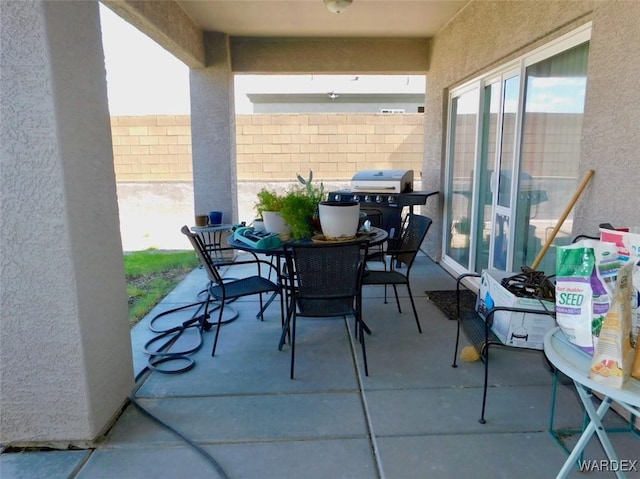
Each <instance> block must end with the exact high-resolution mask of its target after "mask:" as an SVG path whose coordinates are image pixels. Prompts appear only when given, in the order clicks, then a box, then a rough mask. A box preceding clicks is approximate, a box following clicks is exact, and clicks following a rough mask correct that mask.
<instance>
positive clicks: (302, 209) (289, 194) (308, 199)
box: [255, 171, 325, 239]
mask: <svg viewBox="0 0 640 479" xmlns="http://www.w3.org/2000/svg"><path fill="white" fill-rule="evenodd" d="M296 177H297V179H298V183H299V184H298V185H297V186H295V187H293V188H291V189H290V190H288V191H285V192H284V193H282V194H281V193H277V192H275V191H272V190H267V189H262V190H261V191H260V192H259V193H258V201H257V203H256V205H255V208H256V211H257V212H258V215H259V216H260V217H261V218H262V219H263V220H264V225H265V229H266V230H267V231H269V232H273V233H279V234H283V233H284V234H287V233H290V234H291V236H292V237H293V239H302V238H309V237H310V236H311V235H312V234H313V232H314V230H316V229H319V228H318V225H317V223H318V222H317V218H318V204H319V203H320V202H321V201H322V200H323V199H324V197H325V194H324V185H323V184H322V183H320V185H315V184H314V183H313V172H312V171H310V172H309V177H308V178H307V179H305V178H303V177H302V176H300V175H299V174H298V175H296ZM274 216H279V217H280V218H281V220H282V222H283V223H284V224H285V225H286V230H285V231H283V230H282V229H281V225H277V224H276V225H274V224H273V221H274V219H273V217H274ZM276 221H277V220H276Z"/></svg>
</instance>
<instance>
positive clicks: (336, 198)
mask: <svg viewBox="0 0 640 479" xmlns="http://www.w3.org/2000/svg"><path fill="white" fill-rule="evenodd" d="M341 199H342V196H340V195H336V196H335V198H334V200H335V201H340V200H341Z"/></svg>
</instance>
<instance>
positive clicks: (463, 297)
mask: <svg viewBox="0 0 640 479" xmlns="http://www.w3.org/2000/svg"><path fill="white" fill-rule="evenodd" d="M425 294H426V295H427V299H429V301H431V302H432V303H433V304H435V305H436V306H437V307H438V309H439V310H440V311H442V312H443V313H444V315H445V316H446V317H447V318H449V319H457V300H456V291H455V290H452V291H425ZM475 308H476V294H475V293H474V292H473V291H469V290H468V289H461V290H460V312H461V313H464V312H468V311H475Z"/></svg>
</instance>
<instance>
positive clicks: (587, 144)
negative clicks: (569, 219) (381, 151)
mask: <svg viewBox="0 0 640 479" xmlns="http://www.w3.org/2000/svg"><path fill="white" fill-rule="evenodd" d="M639 20H640V2H635V1H572V2H565V1H545V2H539V1H520V2H502V1H474V2H472V3H470V4H469V5H468V6H467V7H466V8H465V9H464V10H463V11H461V12H460V13H459V14H458V15H457V16H456V18H454V20H453V21H452V22H450V23H449V24H448V25H447V26H446V27H445V28H444V29H443V30H442V31H441V32H440V33H438V35H436V37H435V38H434V40H433V51H432V61H431V68H430V71H429V74H428V78H427V81H428V87H427V98H426V104H425V111H426V115H425V138H428V139H429V141H425V156H424V166H423V170H424V171H437V172H439V175H438V176H437V177H435V176H434V177H430V176H426V177H425V181H426V185H425V186H426V188H427V189H439V190H441V191H442V190H443V188H444V165H445V158H444V151H445V150H444V147H445V137H446V121H447V119H446V118H447V117H446V104H447V96H448V91H449V89H450V88H452V87H455V86H457V85H459V84H462V83H464V82H465V81H468V80H470V79H472V78H474V77H476V76H478V75H480V74H481V73H483V72H486V71H489V70H491V69H493V68H496V67H497V66H499V65H502V64H504V63H506V62H508V61H509V60H511V59H514V58H517V57H518V56H520V55H522V54H524V53H526V52H529V51H531V50H533V49H535V48H537V47H540V46H542V45H544V44H546V43H548V42H550V41H551V40H553V39H556V38H558V37H560V36H561V35H563V34H565V33H568V32H570V31H572V30H574V29H575V28H577V27H579V26H581V25H583V24H585V23H587V22H589V21H592V22H593V33H592V38H591V44H590V54H589V67H588V68H589V70H588V78H587V82H588V84H587V99H586V107H585V117H584V124H583V134H582V154H581V163H580V170H581V171H585V170H586V169H590V168H593V169H595V171H596V175H595V177H594V180H593V181H592V184H591V185H590V186H589V188H588V190H587V192H586V194H585V195H584V196H583V198H582V199H581V200H580V202H579V203H578V206H577V208H576V213H575V218H574V219H575V222H574V224H575V229H576V231H575V233H576V234H577V233H595V232H597V225H598V223H600V222H604V221H610V222H612V223H615V224H620V225H630V224H639V223H640V219H638V215H637V207H636V206H635V205H636V202H634V201H629V199H630V198H632V197H634V195H635V191H637V189H638V184H639V178H638V177H639V174H638V169H637V168H634V165H636V164H637V162H638V151H640V135H638V134H637V131H638V130H637V128H638V125H639V124H640V122H639V115H640V110H639V109H638V105H639V104H640V91H639V89H638V88H637V86H636V84H637V78H638V70H639V69H640V60H639V59H640V53H639V52H638V51H637V49H635V48H629V45H637V44H638V42H639V41H640V31H639V29H638V28H637V24H638V21H639ZM442 204H443V203H442V201H441V202H440V204H439V205H438V207H437V208H436V207H435V206H434V205H435V202H434V203H431V204H430V205H427V214H429V216H431V217H433V218H434V221H435V223H436V225H435V226H436V229H437V230H439V231H441V229H442V225H441V216H442ZM427 250H428V251H429V252H430V253H431V254H432V255H433V256H434V257H439V256H440V254H441V238H440V237H437V236H436V235H431V236H430V237H429V238H428V244H427Z"/></svg>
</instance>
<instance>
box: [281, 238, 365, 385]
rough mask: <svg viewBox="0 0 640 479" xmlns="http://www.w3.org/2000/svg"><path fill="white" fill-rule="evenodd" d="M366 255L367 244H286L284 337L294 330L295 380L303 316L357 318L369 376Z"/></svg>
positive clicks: (357, 330)
mask: <svg viewBox="0 0 640 479" xmlns="http://www.w3.org/2000/svg"><path fill="white" fill-rule="evenodd" d="M366 252H367V242H366V241H353V242H340V243H326V244H313V243H306V244H296V243H292V244H286V245H285V258H286V268H287V278H288V279H287V284H288V294H289V302H288V303H289V307H288V312H287V319H286V322H285V326H284V327H283V331H282V337H283V339H284V337H285V335H286V334H287V333H289V331H290V333H291V334H290V336H291V341H290V343H291V372H290V373H291V379H293V378H294V366H295V352H296V325H297V318H298V317H299V316H304V317H316V318H320V317H333V316H342V317H346V316H350V315H352V316H354V318H355V330H356V337H357V338H359V341H360V345H361V348H362V356H363V361H364V368H365V374H366V375H369V369H368V365H367V354H366V347H365V341H364V334H362V332H363V325H364V323H363V321H362V274H363V271H364V258H365V256H366ZM282 342H283V341H282V340H281V344H282Z"/></svg>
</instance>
